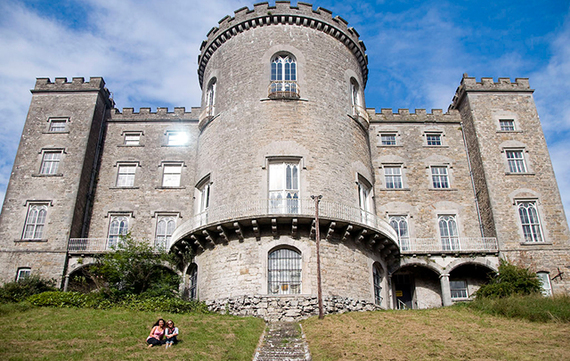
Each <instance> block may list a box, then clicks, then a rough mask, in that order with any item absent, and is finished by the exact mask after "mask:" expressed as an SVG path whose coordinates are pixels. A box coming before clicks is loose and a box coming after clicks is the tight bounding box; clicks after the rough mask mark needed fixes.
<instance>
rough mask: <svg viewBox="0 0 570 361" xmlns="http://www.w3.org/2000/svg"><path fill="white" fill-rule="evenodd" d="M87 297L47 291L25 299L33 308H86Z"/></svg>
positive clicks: (72, 293) (79, 294) (73, 293)
mask: <svg viewBox="0 0 570 361" xmlns="http://www.w3.org/2000/svg"><path fill="white" fill-rule="evenodd" d="M88 300H89V296H88V295H85V294H82V293H79V292H61V291H49V292H43V293H39V294H37V295H33V296H30V297H28V298H27V301H28V302H30V303H31V304H32V305H34V306H41V307H45V306H51V307H86V306H87V304H88Z"/></svg>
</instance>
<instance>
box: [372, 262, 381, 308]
mask: <svg viewBox="0 0 570 361" xmlns="http://www.w3.org/2000/svg"><path fill="white" fill-rule="evenodd" d="M372 278H373V280H374V303H376V304H377V305H378V306H380V305H381V304H382V269H381V268H380V265H379V264H378V263H375V264H374V266H372Z"/></svg>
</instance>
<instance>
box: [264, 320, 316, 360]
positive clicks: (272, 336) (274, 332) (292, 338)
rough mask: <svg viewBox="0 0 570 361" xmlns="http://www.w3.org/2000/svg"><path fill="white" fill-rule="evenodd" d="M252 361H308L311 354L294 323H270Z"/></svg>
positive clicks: (299, 326) (297, 326) (299, 329)
mask: <svg viewBox="0 0 570 361" xmlns="http://www.w3.org/2000/svg"><path fill="white" fill-rule="evenodd" d="M262 337H263V339H262V340H261V342H260V343H259V346H258V347H257V350H256V352H255V356H254V357H253V361H310V360H311V354H310V353H309V346H308V345H307V341H306V340H305V335H304V334H303V330H302V329H301V325H299V324H298V323H296V322H270V323H268V324H267V327H266V329H265V332H264V335H263V336H262Z"/></svg>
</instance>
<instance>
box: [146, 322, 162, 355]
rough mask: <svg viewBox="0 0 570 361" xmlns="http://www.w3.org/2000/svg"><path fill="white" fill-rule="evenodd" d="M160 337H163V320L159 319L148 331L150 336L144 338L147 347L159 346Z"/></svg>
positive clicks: (160, 342)
mask: <svg viewBox="0 0 570 361" xmlns="http://www.w3.org/2000/svg"><path fill="white" fill-rule="evenodd" d="M162 336H164V320H163V319H162V318H159V319H158V321H156V323H155V324H154V325H153V326H152V330H150V335H148V337H147V338H146V343H148V347H149V348H150V347H152V346H160V345H162Z"/></svg>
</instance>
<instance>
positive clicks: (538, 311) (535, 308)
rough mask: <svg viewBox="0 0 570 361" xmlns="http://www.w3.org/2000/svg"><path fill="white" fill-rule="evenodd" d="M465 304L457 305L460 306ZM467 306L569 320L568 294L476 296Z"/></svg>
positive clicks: (538, 318) (540, 319) (531, 317)
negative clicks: (552, 295) (553, 295)
mask: <svg viewBox="0 0 570 361" xmlns="http://www.w3.org/2000/svg"><path fill="white" fill-rule="evenodd" d="M462 306H465V305H459V307H462ZM466 306H467V307H469V308H471V309H474V310H478V311H482V312H485V313H488V314H492V315H497V316H505V317H511V318H521V319H526V320H529V321H538V322H548V321H558V322H570V296H566V295H564V296H556V297H543V296H542V295H531V296H510V297H505V298H497V299H492V298H477V299H476V300H475V301H473V302H471V303H469V304H468V305H466Z"/></svg>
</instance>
